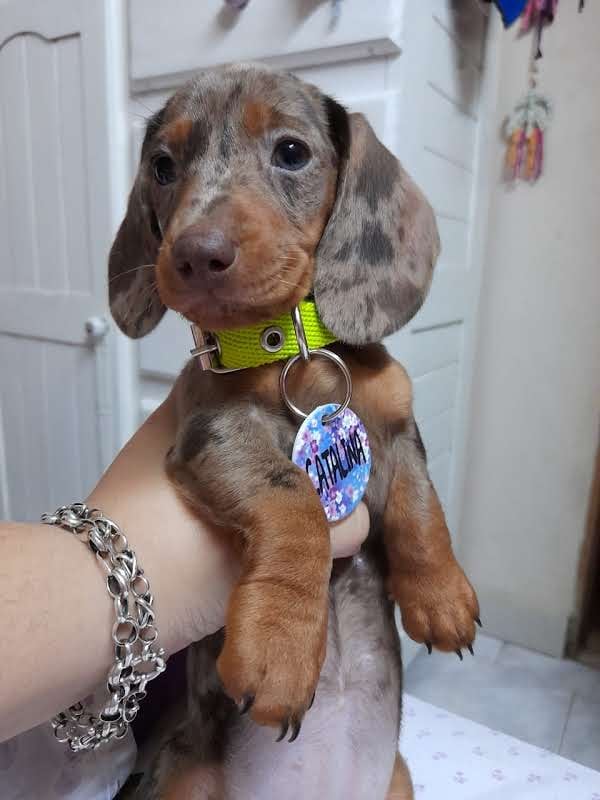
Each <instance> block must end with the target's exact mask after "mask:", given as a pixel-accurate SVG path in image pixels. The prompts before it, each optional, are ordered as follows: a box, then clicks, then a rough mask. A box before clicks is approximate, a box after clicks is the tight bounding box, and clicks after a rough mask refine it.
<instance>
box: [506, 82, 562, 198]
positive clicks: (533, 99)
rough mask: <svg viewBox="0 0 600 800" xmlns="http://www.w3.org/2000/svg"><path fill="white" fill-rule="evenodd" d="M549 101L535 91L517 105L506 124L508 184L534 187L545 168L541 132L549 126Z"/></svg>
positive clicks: (542, 133) (542, 135) (542, 134)
mask: <svg viewBox="0 0 600 800" xmlns="http://www.w3.org/2000/svg"><path fill="white" fill-rule="evenodd" d="M550 117H551V106H550V101H549V100H548V99H547V98H545V97H543V96H542V95H540V94H537V92H536V91H535V90H534V89H531V90H530V91H529V92H528V94H527V96H526V97H525V98H524V99H523V100H522V101H521V102H520V103H518V104H517V106H516V108H515V110H514V113H513V114H512V116H511V117H510V119H509V120H508V121H507V124H506V132H507V138H508V147H507V151H506V162H505V172H506V179H507V180H508V181H516V180H519V179H521V180H524V181H529V182H530V183H535V181H537V180H538V178H539V177H540V175H541V174H542V170H543V167H544V131H545V129H546V128H547V126H548V123H549V122H550Z"/></svg>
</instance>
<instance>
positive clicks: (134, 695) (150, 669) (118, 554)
mask: <svg viewBox="0 0 600 800" xmlns="http://www.w3.org/2000/svg"><path fill="white" fill-rule="evenodd" d="M42 522H45V523H46V524H48V525H60V527H62V528H65V529H66V530H68V531H71V533H73V534H75V535H78V536H79V535H81V536H82V539H81V541H82V542H84V543H86V544H88V545H89V547H90V549H91V550H92V552H93V553H95V555H96V557H97V558H98V560H99V561H100V562H101V563H102V564H103V566H104V567H105V568H106V570H107V572H108V576H107V578H106V587H107V589H108V593H109V594H110V596H111V597H112V598H113V602H114V606H115V613H116V616H117V619H116V622H115V624H114V625H113V629H112V640H113V642H114V645H115V663H114V664H113V666H112V668H111V670H110V671H109V673H108V677H107V681H106V687H107V689H108V692H109V694H110V701H109V703H108V704H107V705H106V706H105V707H104V708H103V709H102V711H100V712H99V713H98V715H97V716H96V715H94V714H91V713H88V712H86V710H85V709H84V707H83V705H82V704H81V703H75V705H72V706H70V707H69V708H68V709H67V710H66V711H63V712H62V713H61V714H58V715H57V716H55V717H53V719H52V727H53V729H54V735H55V736H56V738H57V739H58V741H59V742H66V743H68V745H69V747H70V748H71V750H73V751H74V752H80V751H82V750H95V749H96V748H97V747H99V746H100V745H101V744H102V743H103V742H108V741H110V740H111V739H122V738H123V737H124V736H125V734H126V733H127V729H128V727H129V724H130V723H131V722H132V721H133V720H134V719H135V717H136V715H137V712H138V710H139V707H140V700H142V699H143V698H144V697H145V696H146V685H147V683H148V682H149V681H151V680H153V679H154V678H156V677H157V676H158V675H160V673H161V672H163V671H164V669H165V666H166V658H165V651H164V650H163V649H162V648H158V649H157V648H155V647H154V643H155V642H156V639H157V637H158V631H157V629H156V626H155V624H154V618H155V614H154V609H153V607H152V603H153V601H154V598H153V596H152V593H151V591H150V584H149V583H148V579H147V578H146V576H145V575H144V570H143V569H142V568H141V567H140V566H139V564H138V562H137V558H136V555H135V553H134V552H133V550H131V549H130V548H129V545H128V543H127V538H126V537H125V535H124V534H123V533H122V532H121V530H120V529H119V527H118V526H117V525H115V523H114V522H111V520H109V519H107V518H106V517H105V516H104V515H103V514H102V513H101V512H100V511H98V509H95V508H92V509H90V508H88V507H87V506H86V505H85V504H84V503H73V504H72V505H69V506H61V507H60V508H59V509H57V510H56V511H55V512H54V514H44V515H43V516H42Z"/></svg>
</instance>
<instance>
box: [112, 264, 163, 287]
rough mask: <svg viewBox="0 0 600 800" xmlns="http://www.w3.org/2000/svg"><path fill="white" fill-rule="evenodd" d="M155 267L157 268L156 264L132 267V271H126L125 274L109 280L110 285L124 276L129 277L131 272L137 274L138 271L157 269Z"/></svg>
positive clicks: (122, 273)
mask: <svg viewBox="0 0 600 800" xmlns="http://www.w3.org/2000/svg"><path fill="white" fill-rule="evenodd" d="M155 266H156V264H142V265H141V266H139V267H132V268H131V269H126V270H125V271H124V272H119V274H118V275H113V277H112V278H111V279H110V280H109V283H112V282H113V281H116V280H117V279H118V278H120V277H121V276H123V275H129V273H130V272H137V271H138V269H150V267H155Z"/></svg>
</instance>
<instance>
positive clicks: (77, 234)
mask: <svg viewBox="0 0 600 800" xmlns="http://www.w3.org/2000/svg"><path fill="white" fill-rule="evenodd" d="M49 6H51V13H49V8H48V7H49ZM103 13H104V7H103V3H102V2H93V3H91V2H90V3H85V4H82V3H80V2H76V0H56V1H55V2H53V3H52V4H47V3H41V2H37V1H36V0H18V2H16V1H15V0H10V1H9V2H7V3H4V4H3V5H2V6H0V143H1V152H2V161H3V166H5V169H3V170H2V172H1V173H0V220H1V222H0V225H2V228H0V233H1V238H2V241H1V242H0V248H1V249H0V258H1V262H0V370H1V374H2V376H3V379H2V380H1V381H0V422H1V425H2V430H1V431H0V444H1V447H0V459H2V464H0V498H2V507H0V510H1V511H2V513H3V514H8V513H9V511H10V514H11V515H12V516H13V518H15V519H25V518H29V519H31V518H36V517H37V516H38V515H39V514H40V513H41V512H43V511H45V510H49V509H50V508H52V507H54V506H55V505H58V504H61V503H65V502H70V501H73V500H76V499H81V498H83V497H85V495H86V493H87V492H88V491H89V489H90V488H91V487H92V486H93V483H94V481H95V480H96V479H97V478H98V475H99V473H100V471H101V468H102V466H103V461H104V460H105V457H104V455H103V454H104V452H105V451H106V452H110V449H111V442H110V441H109V439H110V433H109V432H110V431H111V430H112V427H111V425H110V409H107V408H106V406H102V407H101V400H100V398H103V397H105V396H106V388H107V387H106V385H104V384H105V381H106V379H107V378H106V376H107V370H106V369H103V368H102V367H103V362H104V361H105V360H106V357H107V355H106V348H105V347H104V346H102V345H98V346H97V343H96V342H93V341H90V340H89V337H88V334H87V332H86V322H87V320H88V319H89V318H90V317H102V316H104V315H105V314H106V297H105V295H106V289H105V283H106V275H105V260H106V252H107V248H108V243H109V237H110V224H109V221H110V204H109V196H110V192H109V177H108V168H107V165H108V137H107V129H106V124H107V123H106V117H107V114H106V108H107V97H106V77H105V71H104V59H105V29H104V22H103ZM100 412H102V416H101V415H100ZM107 412H108V413H107ZM103 447H104V448H105V450H103Z"/></svg>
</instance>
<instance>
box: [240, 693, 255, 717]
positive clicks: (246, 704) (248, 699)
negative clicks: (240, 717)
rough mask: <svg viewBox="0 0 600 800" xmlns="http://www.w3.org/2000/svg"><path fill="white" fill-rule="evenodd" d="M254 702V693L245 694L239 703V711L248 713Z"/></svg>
mask: <svg viewBox="0 0 600 800" xmlns="http://www.w3.org/2000/svg"><path fill="white" fill-rule="evenodd" d="M253 703H254V695H253V694H245V695H244V696H243V697H242V699H241V700H240V702H239V703H238V711H239V712H240V714H247V713H248V711H250V709H251V708H252V704H253Z"/></svg>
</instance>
